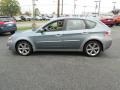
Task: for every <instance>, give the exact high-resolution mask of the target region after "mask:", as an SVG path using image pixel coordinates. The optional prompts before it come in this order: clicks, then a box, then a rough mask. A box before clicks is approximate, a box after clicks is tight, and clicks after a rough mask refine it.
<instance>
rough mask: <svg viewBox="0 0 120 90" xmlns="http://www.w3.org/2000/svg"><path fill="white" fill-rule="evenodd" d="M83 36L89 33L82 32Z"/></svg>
mask: <svg viewBox="0 0 120 90" xmlns="http://www.w3.org/2000/svg"><path fill="white" fill-rule="evenodd" d="M81 34H89V33H88V32H82V33H81Z"/></svg>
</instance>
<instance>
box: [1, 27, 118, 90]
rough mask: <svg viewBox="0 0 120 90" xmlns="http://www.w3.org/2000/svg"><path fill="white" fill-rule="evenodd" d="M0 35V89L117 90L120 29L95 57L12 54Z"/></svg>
mask: <svg viewBox="0 0 120 90" xmlns="http://www.w3.org/2000/svg"><path fill="white" fill-rule="evenodd" d="M8 37H9V35H1V36H0V41H1V42H0V90H120V26H117V27H116V26H115V27H113V28H112V37H113V44H112V46H111V48H110V49H109V50H107V51H105V52H104V53H102V54H101V55H100V56H98V57H94V58H92V57H86V56H84V55H83V54H82V53H78V52H38V53H34V54H32V55H31V56H19V55H17V54H14V53H11V52H10V51H9V50H8V49H7V47H6V42H7V39H8Z"/></svg>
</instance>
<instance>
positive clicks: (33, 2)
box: [32, 0, 35, 18]
mask: <svg viewBox="0 0 120 90" xmlns="http://www.w3.org/2000/svg"><path fill="white" fill-rule="evenodd" d="M32 5H33V18H35V0H32Z"/></svg>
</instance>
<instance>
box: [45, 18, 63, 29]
mask: <svg viewBox="0 0 120 90" xmlns="http://www.w3.org/2000/svg"><path fill="white" fill-rule="evenodd" d="M63 26H64V20H58V21H55V22H52V23H51V24H49V25H48V26H46V28H47V31H61V30H62V29H63Z"/></svg>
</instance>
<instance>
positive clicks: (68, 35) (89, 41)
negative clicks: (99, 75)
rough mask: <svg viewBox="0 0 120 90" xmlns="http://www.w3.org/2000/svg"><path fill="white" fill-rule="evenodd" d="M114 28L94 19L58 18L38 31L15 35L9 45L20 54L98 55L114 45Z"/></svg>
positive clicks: (10, 38) (10, 39)
mask: <svg viewBox="0 0 120 90" xmlns="http://www.w3.org/2000/svg"><path fill="white" fill-rule="evenodd" d="M111 43H112V39H111V29H110V28H109V27H107V26H106V25H104V24H103V23H102V22H100V21H99V20H96V19H93V18H57V19H54V20H51V21H49V22H48V23H46V24H45V25H43V26H42V27H40V28H38V29H36V30H34V31H33V30H28V31H24V32H19V33H15V34H14V35H12V36H11V37H9V40H8V43H7V46H8V47H9V49H10V50H12V51H15V52H17V53H18V54H20V55H23V56H27V55H30V54H31V53H32V52H35V51H82V52H84V53H85V54H86V55H88V56H92V57H93V56H97V55H99V54H100V52H101V51H104V50H106V49H108V48H109V47H110V46H111Z"/></svg>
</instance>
